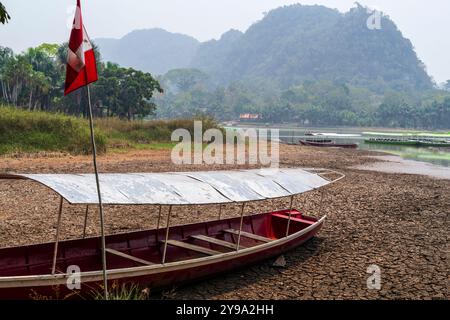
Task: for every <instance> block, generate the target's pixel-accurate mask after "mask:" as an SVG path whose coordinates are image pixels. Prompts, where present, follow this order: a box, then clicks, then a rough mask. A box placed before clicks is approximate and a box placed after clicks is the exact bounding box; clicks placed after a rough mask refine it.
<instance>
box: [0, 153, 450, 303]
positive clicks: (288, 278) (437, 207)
mask: <svg viewBox="0 0 450 320" xmlns="http://www.w3.org/2000/svg"><path fill="white" fill-rule="evenodd" d="M371 155H374V154H373V153H370V152H367V151H358V150H339V149H335V150H317V149H314V148H308V147H300V146H281V163H282V166H286V167H325V168H330V169H337V170H339V171H341V172H343V173H345V174H346V175H347V177H346V178H345V179H344V180H342V181H340V182H339V183H337V184H336V185H333V186H330V188H329V189H328V193H327V196H326V197H325V202H324V205H323V207H322V212H319V210H320V205H319V199H320V197H319V195H318V194H314V193H311V194H308V195H306V196H300V197H297V198H296V206H297V207H298V208H301V209H303V210H304V211H305V212H306V213H308V214H312V215H315V216H319V215H325V214H326V215H327V217H328V218H327V221H326V223H325V225H324V228H323V229H322V230H321V232H320V233H319V235H318V237H317V238H315V239H313V240H312V241H310V242H308V243H307V244H306V245H304V246H303V247H300V248H298V249H296V250H293V251H290V252H289V253H287V254H286V255H285V260H286V266H285V267H282V268H280V267H273V266H272V264H273V262H274V260H275V259H272V260H270V261H266V262H264V263H260V264H257V265H254V266H251V267H248V268H244V269H241V270H238V271H235V272H232V273H228V274H225V275H221V276H217V277H214V278H212V279H209V280H207V281H201V282H198V283H196V284H192V285H189V286H185V287H180V288H172V289H168V290H166V291H164V292H162V293H158V294H155V296H154V297H155V298H177V299H449V298H450V293H449V287H450V286H449V277H450V271H449V270H450V268H449V262H450V261H449V258H450V257H449V252H450V248H449V243H450V241H449V240H450V239H449V237H450V235H449V232H448V230H449V227H450V215H449V213H450V182H449V181H447V180H438V179H433V178H431V177H426V176H421V175H409V174H398V173H393V174H390V173H383V172H375V171H363V170H356V169H349V168H351V167H354V166H358V165H364V164H370V163H373V162H376V161H377V160H376V159H371V158H368V156H371ZM226 168H228V169H230V168H232V167H230V166H228V167H226ZM240 168H243V167H240ZM100 169H101V171H103V172H155V171H181V170H206V169H211V170H215V169H225V168H224V167H221V166H208V167H205V166H196V167H195V166H186V167H180V166H174V165H172V164H171V163H170V152H169V151H139V152H131V153H127V154H120V155H106V156H104V157H101V158H100ZM91 170H92V167H91V164H90V158H89V157H69V156H56V157H48V156H46V157H31V158H30V157H29V158H2V159H1V161H0V172H20V173H43V172H47V173H56V172H58V173H74V172H78V173H82V172H83V173H85V172H91ZM0 197H1V199H2V200H1V205H0V246H2V247H3V246H13V245H24V244H29V243H38V242H42V241H53V240H54V234H55V227H56V215H57V208H58V197H57V196H56V195H55V194H54V193H52V192H51V191H49V190H48V189H47V188H45V187H43V186H40V185H38V184H36V183H33V182H30V181H5V180H0ZM288 201H289V200H288V199H286V200H274V201H265V202H259V203H251V204H250V205H249V207H248V211H247V213H250V212H262V211H269V210H272V209H276V208H282V207H287V206H288V205H289V204H288ZM304 203H306V204H304ZM224 213H225V215H226V216H238V215H239V207H238V206H233V205H229V206H227V208H226V212H224ZM157 214H158V210H157V208H156V207H152V206H139V207H130V208H123V207H122V208H119V207H108V208H107V209H106V225H107V232H108V233H117V232H129V231H132V230H140V229H145V228H153V227H155V225H156V218H157ZM217 214H218V208H217V207H216V206H206V207H200V206H198V207H196V206H194V207H190V208H177V209H176V210H175V211H174V219H173V221H177V223H179V224H182V223H187V222H192V221H200V220H202V219H205V218H211V219H215V218H217ZM83 222H84V208H83V207H77V206H75V207H71V208H69V207H68V206H66V207H65V214H64V216H63V221H62V223H63V228H62V232H61V235H62V237H63V238H75V237H80V236H81V234H82V232H83ZM97 226H98V215H97V214H96V212H95V211H94V210H92V213H91V215H90V219H89V227H88V233H89V234H90V235H95V234H98V232H99V230H98V227H97ZM372 264H376V265H378V266H379V267H380V269H381V290H368V289H367V278H368V277H369V276H370V275H369V274H367V268H368V267H369V265H372Z"/></svg>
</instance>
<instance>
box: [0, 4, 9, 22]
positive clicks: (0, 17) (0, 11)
mask: <svg viewBox="0 0 450 320" xmlns="http://www.w3.org/2000/svg"><path fill="white" fill-rule="evenodd" d="M9 19H11V17H10V16H9V14H8V12H6V8H5V6H4V5H3V4H2V3H1V2H0V23H2V24H5V23H7V22H8V20H9Z"/></svg>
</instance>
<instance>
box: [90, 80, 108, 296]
mask: <svg viewBox="0 0 450 320" xmlns="http://www.w3.org/2000/svg"><path fill="white" fill-rule="evenodd" d="M86 80H87V74H86ZM86 82H87V81H86ZM86 88H87V97H88V106H89V108H88V109H89V110H88V111H89V128H90V130H91V144H92V159H93V162H94V171H95V183H96V185H97V195H98V207H99V210H100V229H101V239H102V267H103V287H104V293H105V300H108V277H107V274H106V268H107V267H106V242H105V218H104V215H103V202H102V193H101V189H100V179H99V177H98V167H97V147H96V145H95V135H94V120H93V117H92V104H91V91H90V89H89V85H87V86H86Z"/></svg>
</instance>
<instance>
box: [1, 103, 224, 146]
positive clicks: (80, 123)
mask: <svg viewBox="0 0 450 320" xmlns="http://www.w3.org/2000/svg"><path fill="white" fill-rule="evenodd" d="M199 120H201V121H202V123H203V131H206V130H208V129H212V128H219V125H218V124H217V123H216V121H214V120H213V119H209V118H203V119H199ZM180 128H183V129H187V130H188V131H189V132H190V133H191V136H192V137H193V134H194V119H176V120H169V121H162V120H159V121H144V120H137V121H126V120H121V119H117V118H103V119H95V133H96V143H97V149H98V151H99V153H105V152H106V151H108V152H113V153H120V152H127V151H129V150H168V149H172V148H173V147H174V146H175V145H176V143H174V142H172V141H171V134H172V132H173V131H174V130H176V129H180ZM219 129H220V128H219ZM43 151H44V152H67V153H71V154H89V153H90V151H91V146H90V131H89V123H88V121H87V120H85V119H81V118H77V117H73V116H66V115H63V114H58V113H48V112H40V111H26V110H21V109H17V108H12V107H4V106H3V107H2V106H0V154H12V153H36V152H43Z"/></svg>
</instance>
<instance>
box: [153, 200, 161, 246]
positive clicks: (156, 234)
mask: <svg viewBox="0 0 450 320" xmlns="http://www.w3.org/2000/svg"><path fill="white" fill-rule="evenodd" d="M161 211H162V205H159V213H158V224H157V225H156V233H155V237H156V242H158V240H159V224H160V223H161Z"/></svg>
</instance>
